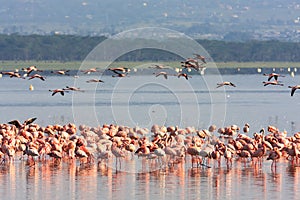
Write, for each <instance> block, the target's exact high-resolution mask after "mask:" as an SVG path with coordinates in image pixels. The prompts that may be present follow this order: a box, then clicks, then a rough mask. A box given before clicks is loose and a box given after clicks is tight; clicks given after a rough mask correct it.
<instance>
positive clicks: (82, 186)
mask: <svg viewBox="0 0 300 200" xmlns="http://www.w3.org/2000/svg"><path fill="white" fill-rule="evenodd" d="M92 78H99V77H97V76H86V77H79V78H77V79H74V78H73V77H59V76H49V77H47V80H46V81H45V82H42V81H40V80H30V81H29V80H21V79H10V78H7V77H3V78H1V79H0V96H1V99H0V113H1V115H0V122H1V123H6V122H8V121H10V120H13V119H19V120H21V121H22V120H25V119H27V118H29V117H33V116H36V117H37V118H38V119H37V121H36V122H37V123H38V124H40V125H43V126H46V125H48V124H54V123H60V124H64V123H69V122H75V123H76V124H77V125H79V124H82V123H84V124H87V125H90V126H97V125H99V124H100V125H102V124H103V123H108V124H109V123H118V124H124V125H128V126H141V127H148V128H149V127H150V126H151V125H152V124H154V123H158V124H160V125H179V126H180V127H186V126H195V127H196V128H208V126H209V125H211V124H216V125H217V126H218V127H220V126H227V125H231V124H237V125H239V126H243V125H244V123H246V122H248V123H249V124H250V129H251V131H250V132H252V133H253V132H257V131H259V130H260V129H261V128H263V127H264V128H266V127H267V126H268V125H270V124H271V125H275V126H277V127H278V128H279V129H280V130H287V131H288V134H293V133H294V132H297V131H299V130H300V118H299V116H298V113H299V111H300V105H299V104H300V94H298V91H296V93H295V95H294V97H291V96H290V90H289V89H288V88H287V86H288V85H295V84H299V82H300V80H299V77H298V76H295V77H294V78H292V77H288V76H287V77H284V78H282V81H283V83H284V84H285V86H283V87H277V86H268V87H264V86H263V85H262V81H265V80H266V77H264V76H262V75H226V76H222V77H218V76H213V75H210V76H193V77H192V78H191V79H189V80H188V81H186V80H185V79H178V78H177V77H170V78H169V79H168V80H165V79H163V77H157V78H156V77H152V76H137V77H135V76H130V77H127V78H122V79H118V78H111V77H100V78H101V79H103V80H104V81H105V83H104V84H92V83H86V82H85V81H86V80H88V79H92ZM220 79H221V80H224V81H231V82H233V83H235V84H236V85H237V87H236V88H230V87H226V90H225V88H218V89H217V88H216V83H217V82H219V81H220ZM30 84H32V85H33V86H34V88H35V89H34V90H33V91H29V89H28V88H29V85H30ZM67 85H68V86H73V85H75V86H77V87H80V88H82V89H83V90H85V92H82V93H81V92H77V93H75V92H74V93H73V92H70V93H67V94H65V96H60V95H59V94H57V95H55V96H51V93H50V92H49V91H48V90H49V89H55V88H62V87H65V86H67ZM112 162H113V161H112ZM124 162H125V161H124ZM132 162H133V163H132ZM141 162H142V161H141V160H136V161H128V163H127V164H126V163H125V164H124V166H123V169H125V168H126V167H128V168H126V170H123V171H122V170H121V171H119V172H116V171H115V170H114V168H113V167H112V168H110V167H108V168H105V167H104V166H101V167H97V166H96V165H93V166H80V165H79V164H75V165H74V164H73V165H70V164H67V163H62V164H60V165H58V166H57V165H53V164H51V163H50V164H42V163H40V164H38V166H36V167H28V166H26V165H25V162H24V161H19V160H16V161H15V162H14V163H12V164H9V165H3V166H1V167H0V185H1V187H0V195H1V198H3V199H24V198H26V199H81V198H84V199H90V198H93V199H95V198H100V197H102V198H107V199H132V198H134V199H141V198H145V199H155V198H159V199H240V198H241V197H243V198H244V199H261V198H263V199H298V198H299V197H300V187H299V184H298V181H299V180H300V176H299V167H291V166H289V164H288V163H287V162H285V161H282V162H281V163H279V165H278V168H277V170H276V171H271V169H270V165H271V163H270V162H267V161H264V163H263V166H262V167H259V168H254V167H251V166H250V165H249V163H247V164H246V166H244V165H242V164H241V163H240V162H236V163H234V166H233V168H232V169H227V168H226V166H224V165H222V166H221V167H220V168H218V167H214V168H210V169H207V168H199V169H192V168H191V166H190V165H189V164H188V163H189V162H187V163H186V164H182V165H179V166H176V167H174V168H167V169H160V170H154V171H151V172H143V171H139V169H141V168H142V166H141V164H140V163H141ZM145 162H148V161H145ZM146 165H147V163H146ZM112 166H113V164H112ZM129 168H130V169H129ZM132 168H134V169H135V170H132ZM125 171H127V172H125ZM131 171H132V172H131Z"/></svg>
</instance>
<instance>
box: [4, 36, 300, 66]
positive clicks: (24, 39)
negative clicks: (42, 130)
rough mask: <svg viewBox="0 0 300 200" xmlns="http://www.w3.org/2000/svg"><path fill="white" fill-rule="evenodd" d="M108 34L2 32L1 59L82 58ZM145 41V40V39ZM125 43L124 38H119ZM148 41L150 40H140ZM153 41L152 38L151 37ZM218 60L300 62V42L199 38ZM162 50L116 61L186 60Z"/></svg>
mask: <svg viewBox="0 0 300 200" xmlns="http://www.w3.org/2000/svg"><path fill="white" fill-rule="evenodd" d="M105 39H106V37H104V36H94V37H90V36H75V35H44V36H42V35H26V36H24V35H18V34H11V35H0V60H15V61H19V60H23V61H26V60H39V61H51V60H57V61H62V62H65V61H82V60H84V59H85V57H86V56H87V55H88V54H89V53H90V52H91V51H92V50H93V49H94V48H95V47H96V46H97V45H98V44H99V43H100V42H102V41H103V40H105ZM143 40H144V41H143ZM118 42H122V40H118ZM139 42H141V43H143V42H145V44H147V43H148V42H149V41H146V39H141V40H139ZM151 42H153V40H151ZM197 42H198V43H199V44H201V45H202V46H203V47H204V49H205V50H206V51H207V52H208V53H209V55H210V56H211V58H212V59H213V60H214V61H216V62H230V61H236V62H256V61H262V62H271V61H272V62H273V61H281V62H283V61H284V62H300V56H299V55H300V43H296V42H282V41H275V40H270V41H248V42H226V41H217V40H197ZM183 59H185V58H182V57H180V56H179V55H175V54H173V53H171V52H167V51H163V50H159V49H151V48H145V49H137V50H134V51H130V52H128V53H126V54H123V55H121V56H120V57H118V58H117V61H157V62H160V61H183Z"/></svg>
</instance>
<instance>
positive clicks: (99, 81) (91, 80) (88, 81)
mask: <svg viewBox="0 0 300 200" xmlns="http://www.w3.org/2000/svg"><path fill="white" fill-rule="evenodd" d="M86 82H87V83H104V81H102V80H100V79H90V80H87V81H86Z"/></svg>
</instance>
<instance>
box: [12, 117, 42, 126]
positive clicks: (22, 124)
mask: <svg viewBox="0 0 300 200" xmlns="http://www.w3.org/2000/svg"><path fill="white" fill-rule="evenodd" d="M36 119H37V118H36V117H33V118H29V119H26V120H25V121H24V122H23V123H21V122H20V121H19V120H16V119H15V120H12V121H9V122H8V124H12V125H15V126H16V127H17V128H21V127H23V126H26V125H29V124H31V123H33V122H34V121H35V120H36Z"/></svg>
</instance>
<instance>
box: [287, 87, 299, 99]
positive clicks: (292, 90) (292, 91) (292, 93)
mask: <svg viewBox="0 0 300 200" xmlns="http://www.w3.org/2000/svg"><path fill="white" fill-rule="evenodd" d="M288 87H289V88H292V89H291V96H294V93H295V91H296V90H297V89H300V85H295V86H288Z"/></svg>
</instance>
